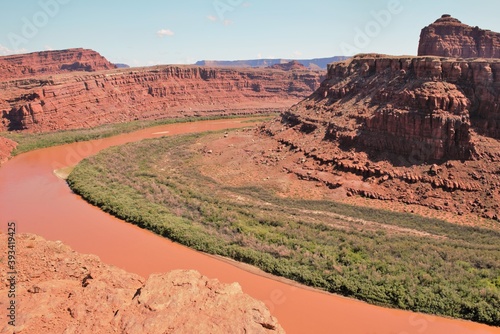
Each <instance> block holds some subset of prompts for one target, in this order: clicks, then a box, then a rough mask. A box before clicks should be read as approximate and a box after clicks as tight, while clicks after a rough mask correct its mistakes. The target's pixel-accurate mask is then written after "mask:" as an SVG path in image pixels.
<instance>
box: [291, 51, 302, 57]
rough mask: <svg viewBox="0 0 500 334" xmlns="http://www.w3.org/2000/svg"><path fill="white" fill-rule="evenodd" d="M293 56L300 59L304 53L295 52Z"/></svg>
mask: <svg viewBox="0 0 500 334" xmlns="http://www.w3.org/2000/svg"><path fill="white" fill-rule="evenodd" d="M293 56H294V57H300V56H302V52H300V51H295V52H294V53H293Z"/></svg>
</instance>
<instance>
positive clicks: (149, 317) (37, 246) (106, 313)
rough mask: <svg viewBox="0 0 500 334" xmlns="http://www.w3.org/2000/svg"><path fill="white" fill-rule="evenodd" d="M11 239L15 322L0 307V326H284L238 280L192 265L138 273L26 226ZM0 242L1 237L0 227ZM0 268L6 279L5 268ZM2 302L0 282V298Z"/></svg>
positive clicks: (203, 329) (151, 329)
mask: <svg viewBox="0 0 500 334" xmlns="http://www.w3.org/2000/svg"><path fill="white" fill-rule="evenodd" d="M16 241H17V245H16V246H17V249H18V254H17V259H16V260H17V261H16V263H17V267H16V269H17V285H16V291H17V295H16V305H17V307H18V308H17V310H16V311H17V316H16V327H12V326H9V325H7V320H6V313H7V312H6V311H5V312H2V314H1V315H0V319H2V325H0V326H2V327H3V328H1V332H2V333H18V332H22V333H63V332H64V333H79V334H84V333H130V334H132V333H150V334H155V333H158V334H160V333H189V334H191V333H267V334H269V333H284V330H283V329H282V328H281V326H280V325H279V324H278V322H277V320H276V319H275V318H274V317H273V316H271V314H270V312H269V310H268V309H267V308H266V306H265V305H264V303H262V302H260V301H257V300H255V299H253V298H251V297H249V296H248V295H246V294H244V293H243V292H242V290H241V287H240V286H239V284H238V283H233V284H222V283H220V282H219V281H218V280H216V279H208V278H207V277H205V276H202V275H201V274H199V273H198V272H196V271H194V270H191V271H189V270H176V271H171V272H169V273H166V274H152V275H151V276H150V277H149V278H148V279H144V278H142V277H140V276H138V275H136V274H131V273H127V272H125V271H124V270H122V269H119V268H116V267H113V266H110V265H106V264H104V263H102V262H101V261H100V260H99V258H98V257H97V256H95V255H83V254H79V253H77V252H75V251H73V250H71V248H69V247H68V246H66V245H64V244H62V243H61V242H53V241H46V240H44V239H43V238H41V237H39V236H35V235H29V234H19V235H17V236H16ZM0 242H1V243H2V244H4V245H7V234H3V233H1V234H0ZM6 250H7V247H3V250H2V257H3V258H5V257H6ZM0 276H1V279H2V281H3V282H8V280H7V278H8V276H7V272H6V271H2V273H1V274H0ZM8 304H9V299H8V286H7V285H3V286H2V288H0V305H8Z"/></svg>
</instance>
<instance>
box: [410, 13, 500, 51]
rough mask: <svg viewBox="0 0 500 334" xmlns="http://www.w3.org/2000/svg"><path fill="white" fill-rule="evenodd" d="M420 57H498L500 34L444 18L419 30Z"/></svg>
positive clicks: (448, 16) (449, 17) (447, 16)
mask: <svg viewBox="0 0 500 334" xmlns="http://www.w3.org/2000/svg"><path fill="white" fill-rule="evenodd" d="M418 55H419V56H439V57H460V58H500V34H499V33H496V32H492V31H490V30H483V29H480V28H478V27H471V26H468V25H466V24H463V23H462V22H460V21H459V20H457V19H455V18H453V17H451V16H450V15H446V14H445V15H443V16H442V17H441V18H440V19H438V20H436V22H434V23H433V24H431V25H429V26H427V27H425V28H424V29H422V32H421V34H420V43H419V46H418Z"/></svg>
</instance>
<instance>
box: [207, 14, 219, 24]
mask: <svg viewBox="0 0 500 334" xmlns="http://www.w3.org/2000/svg"><path fill="white" fill-rule="evenodd" d="M207 19H209V20H210V21H212V22H216V21H217V17H216V16H213V15H208V16H207Z"/></svg>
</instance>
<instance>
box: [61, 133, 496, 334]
mask: <svg viewBox="0 0 500 334" xmlns="http://www.w3.org/2000/svg"><path fill="white" fill-rule="evenodd" d="M217 135H218V134H217ZM210 136H211V135H208V137H207V135H206V134H204V135H199V134H198V135H188V136H180V137H166V138H160V139H153V140H145V141H142V142H139V143H133V144H127V145H124V146H121V147H113V148H110V149H107V150H106V151H103V152H102V153H100V154H98V155H97V156H94V157H90V158H88V159H86V160H84V161H82V163H81V164H79V165H78V166H77V167H76V168H75V169H74V170H73V172H72V173H71V174H70V176H69V179H68V183H69V184H70V186H71V188H72V189H73V190H74V191H75V192H76V193H78V194H80V195H81V196H82V197H83V198H85V199H86V200H87V201H89V202H90V203H92V204H94V205H97V206H99V207H100V208H102V209H103V210H104V211H106V212H109V213H111V214H113V215H115V216H117V217H119V218H121V219H124V220H126V221H128V222H130V223H133V224H137V225H138V226H140V227H143V228H147V229H149V230H151V231H154V232H155V233H157V234H159V235H162V236H165V237H168V238H170V239H172V240H174V241H177V242H180V243H182V244H185V245H187V246H189V247H192V248H195V249H197V250H201V251H205V252H208V253H212V254H219V255H223V256H227V257H231V258H233V259H235V260H238V261H242V262H246V263H249V264H252V265H255V266H257V267H259V268H261V269H263V270H265V271H267V272H269V273H272V274H275V275H279V276H284V277H287V278H290V279H293V280H295V281H298V282H301V283H304V284H307V285H309V286H312V287H317V288H321V289H325V290H328V291H331V292H335V293H339V294H342V295H345V296H350V297H355V298H358V299H361V300H365V301H368V302H370V303H374V304H379V305H385V306H391V307H396V308H401V309H408V310H413V311H420V312H426V313H432V314H439V315H446V316H451V317H457V318H463V319H470V320H473V321H477V322H482V323H486V324H490V325H496V326H499V325H500V246H499V245H500V232H498V231H495V230H488V229H481V228H473V227H465V226H458V225H453V224H450V223H446V222H444V221H440V220H436V219H429V218H423V217H419V216H416V215H410V214H398V213H393V212H388V211H382V210H374V209H368V208H362V207H354V206H349V205H345V204H339V203H335V202H329V201H305V200H295V199H290V198H280V197H277V196H274V194H273V193H272V191H270V190H268V189H261V188H257V187H245V188H235V187H226V186H224V185H222V184H218V183H216V182H215V181H214V180H213V179H211V178H210V177H207V176H204V175H203V174H202V173H200V171H199V168H198V167H197V166H199V163H200V159H201V154H202V153H201V152H200V150H201V146H200V145H193V144H194V143H197V142H202V141H204V140H208V138H210ZM131 162H133V163H131Z"/></svg>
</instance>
